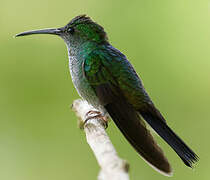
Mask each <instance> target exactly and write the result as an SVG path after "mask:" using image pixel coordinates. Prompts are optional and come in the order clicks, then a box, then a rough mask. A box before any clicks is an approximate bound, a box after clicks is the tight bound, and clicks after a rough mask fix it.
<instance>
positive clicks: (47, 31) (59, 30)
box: [15, 28, 63, 37]
mask: <svg viewBox="0 0 210 180" xmlns="http://www.w3.org/2000/svg"><path fill="white" fill-rule="evenodd" d="M62 33H63V28H57V29H41V30H34V31H26V32H22V33H19V34H16V35H15V37H19V36H27V35H32V34H53V35H61V34H62Z"/></svg>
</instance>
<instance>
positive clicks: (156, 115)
mask: <svg viewBox="0 0 210 180" xmlns="http://www.w3.org/2000/svg"><path fill="white" fill-rule="evenodd" d="M140 114H141V116H142V117H143V118H144V119H145V120H146V122H147V123H148V124H149V125H150V126H151V127H152V128H153V129H154V130H155V131H156V132H157V133H158V134H159V135H160V137H162V138H163V139H164V140H165V141H166V142H167V143H168V144H169V145H170V146H171V147H172V148H173V149H174V151H175V152H176V153H177V154H178V155H179V157H180V158H181V159H182V161H183V162H184V163H185V164H186V165H187V166H189V167H192V164H193V163H195V162H196V161H198V159H199V158H198V156H197V155H196V154H195V153H194V152H193V151H192V150H191V149H190V148H189V147H188V146H187V145H186V144H185V143H184V142H183V141H182V140H181V139H180V138H179V137H178V136H177V135H176V134H175V133H174V132H173V131H172V129H171V128H170V127H168V125H167V124H166V121H165V119H164V118H163V116H162V115H161V114H160V112H159V111H158V110H157V109H156V108H155V107H154V105H149V107H148V108H146V110H140Z"/></svg>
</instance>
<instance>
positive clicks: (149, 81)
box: [0, 0, 210, 180]
mask: <svg viewBox="0 0 210 180" xmlns="http://www.w3.org/2000/svg"><path fill="white" fill-rule="evenodd" d="M209 7H210V6H209V1H207V0H200V1H195V0H176V1H169V0H161V1H155V0H140V1H139V0H135V1H122V0H116V1H113V0H106V1H97V0H90V1H87V0H77V1H71V0H68V1H66V0H60V1H49V0H48V1H46V0H36V1H31V0H29V1H26V0H19V1H8V0H1V6H0V27H1V33H0V83H1V85H0V179H1V180H46V179H50V180H58V179H59V180H75V179H87V180H88V179H90V180H93V179H96V176H97V174H98V171H99V167H98V165H97V163H96V160H95V158H94V156H93V154H92V152H91V150H90V148H89V146H88V145H87V143H86V141H85V136H84V133H83V131H81V130H79V129H78V128H77V121H76V117H75V114H74V113H73V112H72V111H71V109H70V105H71V103H72V101H73V100H74V99H77V98H78V95H77V92H76V90H75V89H74V87H73V84H72V82H71V78H70V76H69V70H68V58H67V51H66V46H65V44H64V42H63V41H62V40H61V39H59V38H58V37H55V36H47V35H45V36H44V35H39V36H38V35H37V36H30V37H24V38H18V39H15V38H13V35H14V34H16V33H19V32H22V31H25V30H31V29H39V28H46V27H60V26H63V25H65V24H66V23H67V22H68V21H69V20H71V19H72V18H73V17H74V16H76V15H79V14H84V13H85V14H88V15H89V16H91V17H92V18H93V19H94V20H95V21H97V22H98V23H99V24H101V25H102V26H104V27H105V30H106V31H107V33H108V35H109V39H110V42H111V43H112V44H113V45H114V46H115V47H116V48H118V49H119V50H121V51H122V52H123V53H124V54H126V55H127V57H128V59H129V60H130V61H131V63H132V64H133V65H134V67H135V69H136V71H137V72H138V73H139V74H140V76H141V78H142V80H143V82H144V85H145V88H146V89H147V91H148V93H149V94H150V96H151V98H152V99H153V101H154V103H155V104H156V106H157V107H158V108H159V109H160V111H161V112H162V113H163V115H164V116H165V118H166V119H167V121H168V124H169V125H170V126H171V127H172V128H173V129H174V130H175V131H176V132H177V133H178V134H179V135H180V136H181V137H182V138H183V139H184V140H185V141H186V142H187V144H189V146H190V147H192V148H193V149H194V150H195V151H196V153H197V154H198V155H199V156H200V158H201V159H200V162H199V163H198V165H197V166H196V168H195V169H194V170H191V169H189V168H187V167H185V165H184V164H183V163H182V162H181V160H180V159H179V158H178V157H177V156H176V154H175V153H174V152H173V151H172V150H171V149H170V148H169V146H167V145H166V144H165V143H164V142H163V141H162V140H161V139H160V138H159V137H156V139H157V141H158V142H159V144H160V145H161V147H162V148H163V149H164V151H165V154H166V155H167V157H168V159H169V161H170V162H171V164H172V167H173V169H174V176H173V177H172V178H171V179H177V180H178V179H190V180H193V179H194V180H198V179H201V180H207V179H209V169H210V156H209V149H210V139H209V138H210V136H209V134H210V133H209V125H210V110H209V108H210V95H209V94H210V59H209V58H210V51H209V47H210V38H209V30H210V8H209ZM107 132H108V134H109V135H110V137H111V140H112V141H113V144H114V146H115V147H116V149H117V151H118V153H119V155H120V156H121V157H122V158H124V159H126V160H127V161H128V162H129V163H130V167H131V168H130V176H131V179H132V180H137V179H144V180H145V179H156V180H158V179H161V180H162V179H166V178H167V177H164V176H162V175H160V174H158V173H157V172H155V171H154V170H153V169H152V168H150V167H149V166H148V165H147V164H146V163H145V162H144V161H143V160H142V159H141V158H139V156H138V154H137V153H136V152H135V151H134V150H133V148H132V147H131V146H130V145H129V144H128V143H127V141H126V140H125V139H124V137H123V136H122V135H121V133H120V132H119V130H118V129H117V128H116V127H115V125H114V123H113V122H111V123H110V125H109V128H108V129H107Z"/></svg>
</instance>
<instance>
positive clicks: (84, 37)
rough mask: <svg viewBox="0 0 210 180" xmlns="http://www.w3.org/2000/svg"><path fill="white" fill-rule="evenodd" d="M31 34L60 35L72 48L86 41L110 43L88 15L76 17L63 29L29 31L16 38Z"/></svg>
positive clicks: (100, 28) (101, 29)
mask: <svg viewBox="0 0 210 180" xmlns="http://www.w3.org/2000/svg"><path fill="white" fill-rule="evenodd" d="M31 34H53V35H58V36H60V37H61V38H62V39H64V41H65V42H66V43H67V44H68V45H70V46H72V45H74V44H78V43H83V42H86V41H93V42H96V43H103V42H107V41H108V38H107V36H106V33H105V31H104V29H103V27H102V26H100V25H98V24H97V23H95V22H94V21H92V20H91V19H90V17H88V16H86V15H80V16H77V17H75V18H74V19H72V20H71V21H70V22H69V23H68V24H67V25H66V26H64V27H62V28H53V29H42V30H34V31H27V32H23V33H19V34H17V35H16V37H18V36H25V35H31Z"/></svg>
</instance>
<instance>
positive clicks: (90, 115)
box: [72, 99, 129, 180]
mask: <svg viewBox="0 0 210 180" xmlns="http://www.w3.org/2000/svg"><path fill="white" fill-rule="evenodd" d="M72 108H73V110H74V111H75V112H76V114H77V116H78V117H79V126H80V127H84V131H85V134H86V139H87V142H88V144H89V145H90V147H91V149H92V151H93V153H94V155H95V157H96V159H97V161H98V164H99V166H100V167H101V170H100V173H99V175H98V180H129V175H128V169H129V165H128V163H127V162H126V161H125V160H122V159H121V158H119V157H118V155H117V152H116V150H115V148H114V146H113V145H112V143H111V141H110V139H109V137H108V135H107V133H106V131H105V127H106V123H105V121H104V120H105V117H103V116H102V115H101V113H100V112H99V111H98V110H97V109H95V108H93V107H92V106H91V105H90V104H88V103H87V102H86V101H84V100H81V99H78V100H75V101H74V102H73V105H72ZM99 114H100V115H101V116H99ZM87 119H88V121H87V122H86V123H85V124H84V122H85V121H86V120H87ZM83 125H84V126H83Z"/></svg>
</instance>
